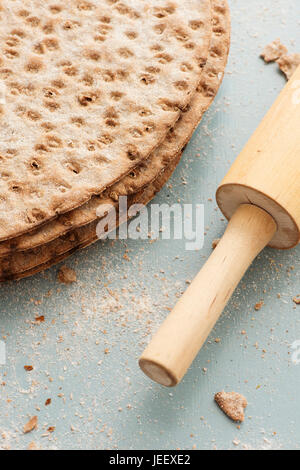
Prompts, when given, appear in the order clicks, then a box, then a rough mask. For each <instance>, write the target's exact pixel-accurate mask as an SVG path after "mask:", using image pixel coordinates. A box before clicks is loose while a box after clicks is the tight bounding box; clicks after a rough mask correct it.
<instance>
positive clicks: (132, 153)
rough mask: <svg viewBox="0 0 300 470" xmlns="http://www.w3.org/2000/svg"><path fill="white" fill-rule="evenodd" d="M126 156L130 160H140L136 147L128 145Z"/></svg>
mask: <svg viewBox="0 0 300 470" xmlns="http://www.w3.org/2000/svg"><path fill="white" fill-rule="evenodd" d="M126 155H127V157H128V158H129V160H131V161H134V160H137V159H138V158H140V153H139V151H138V149H137V147H136V146H135V145H132V144H131V145H128V147H127V150H126Z"/></svg>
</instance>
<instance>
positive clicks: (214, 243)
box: [211, 238, 221, 250]
mask: <svg viewBox="0 0 300 470" xmlns="http://www.w3.org/2000/svg"><path fill="white" fill-rule="evenodd" d="M220 241H221V239H220V238H216V239H215V240H214V241H213V242H212V244H211V247H212V249H213V250H214V249H215V248H217V246H218V244H219V243H220Z"/></svg>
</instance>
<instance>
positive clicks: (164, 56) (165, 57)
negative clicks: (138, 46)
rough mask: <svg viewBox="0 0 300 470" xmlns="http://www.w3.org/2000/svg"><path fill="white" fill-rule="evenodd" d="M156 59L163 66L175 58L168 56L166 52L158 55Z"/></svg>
mask: <svg viewBox="0 0 300 470" xmlns="http://www.w3.org/2000/svg"><path fill="white" fill-rule="evenodd" d="M155 58H156V59H158V62H159V63H161V64H168V63H169V62H172V60H173V57H172V56H171V55H170V54H166V53H164V52H162V53H160V54H156V56H155Z"/></svg>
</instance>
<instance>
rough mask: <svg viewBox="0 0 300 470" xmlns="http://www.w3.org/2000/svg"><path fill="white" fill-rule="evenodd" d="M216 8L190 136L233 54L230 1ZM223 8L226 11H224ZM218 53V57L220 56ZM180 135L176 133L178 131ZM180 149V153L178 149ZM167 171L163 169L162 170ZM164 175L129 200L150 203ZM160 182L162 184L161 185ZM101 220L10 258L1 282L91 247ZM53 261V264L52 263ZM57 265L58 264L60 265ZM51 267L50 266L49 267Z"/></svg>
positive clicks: (189, 118)
mask: <svg viewBox="0 0 300 470" xmlns="http://www.w3.org/2000/svg"><path fill="white" fill-rule="evenodd" d="M213 5H214V35H213V39H212V44H211V51H210V56H209V60H208V63H207V65H206V67H205V72H204V76H203V79H202V81H201V84H200V86H199V89H198V93H197V94H196V95H195V98H194V100H193V102H192V104H191V108H190V110H189V111H188V112H187V113H185V114H184V115H183V116H182V119H181V121H180V123H178V124H177V126H181V125H182V122H184V123H185V125H184V128H185V130H186V131H187V130H189V133H190V136H191V134H192V133H193V130H194V128H195V126H196V125H197V123H198V122H199V120H200V119H201V117H202V115H203V112H204V111H205V110H206V109H207V107H208V106H209V103H211V102H212V100H213V97H214V96H215V94H216V93H217V91H218V88H219V85H220V83H221V81H222V78H223V74H224V69H225V65H226V62H227V56H228V51H229V44H230V15H229V9H228V5H227V3H226V1H222V2H220V1H219V0H218V1H215V0H213ZM221 6H222V8H221ZM220 16H221V17H222V18H223V21H222V22H221V21H220ZM217 51H218V54H217V53H216V52H217ZM175 132H176V129H175ZM176 135H177V138H176V139H174V140H173V145H174V142H177V143H178V139H179V138H180V135H181V133H178V132H176ZM182 144H183V142H181V145H179V146H178V147H176V146H174V153H173V154H172V157H169V160H168V162H169V165H170V171H171V172H172V171H173V170H172V169H173V168H174V162H176V164H177V161H179V159H180V156H181V153H182V150H183V149H182V147H183V145H182ZM178 148H179V149H180V150H178V151H177V149H178ZM163 170H164V167H162V170H161V171H163ZM164 174H165V175H168V174H169V173H168V167H166V169H165V172H164V173H162V174H161V175H160V176H159V177H158V180H156V181H154V182H153V183H152V184H150V185H149V186H148V188H147V189H146V190H145V191H142V192H140V193H138V194H137V195H133V196H132V197H131V198H130V199H129V203H131V201H138V202H140V201H146V202H147V201H148V200H150V199H151V198H152V197H153V196H151V197H150V196H148V194H152V193H153V195H154V194H155V193H156V192H157V190H158V189H157V190H155V191H154V192H153V188H160V182H161V181H162V180H163V178H164ZM157 181H158V182H157ZM104 203H105V204H107V203H110V204H114V205H115V207H117V206H118V203H117V201H116V200H112V199H106V200H103V204H104ZM134 203H136V202H134ZM97 223H98V220H93V221H92V222H91V223H90V224H88V225H87V226H83V227H81V228H79V229H75V230H73V231H72V232H71V233H69V234H67V235H65V236H62V237H60V238H59V239H57V240H55V241H54V242H52V243H49V244H48V245H45V246H42V247H40V248H37V249H34V250H30V251H27V252H24V253H20V254H19V255H15V256H10V257H6V258H4V259H3V260H2V262H1V268H0V278H1V280H7V279H17V278H20V277H26V276H27V275H31V274H32V273H35V272H38V271H41V270H43V269H45V267H48V266H49V265H52V264H54V263H55V260H58V261H59V260H60V259H63V258H62V257H65V256H68V255H70V254H71V253H73V252H74V251H76V250H77V249H79V248H81V247H82V246H85V245H89V244H91V243H92V242H93V241H96V239H97V237H96V235H95V234H96V225H97ZM51 260H52V261H51ZM58 261H57V262H58ZM49 263H50V264H49Z"/></svg>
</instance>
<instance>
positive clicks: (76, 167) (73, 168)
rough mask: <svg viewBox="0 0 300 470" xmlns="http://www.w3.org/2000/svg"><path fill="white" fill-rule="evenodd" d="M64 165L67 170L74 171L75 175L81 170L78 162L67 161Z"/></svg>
mask: <svg viewBox="0 0 300 470" xmlns="http://www.w3.org/2000/svg"><path fill="white" fill-rule="evenodd" d="M66 167H67V168H68V170H70V171H72V173H74V174H75V175H79V173H80V172H81V167H80V165H79V163H78V162H75V161H69V162H67V164H66Z"/></svg>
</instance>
